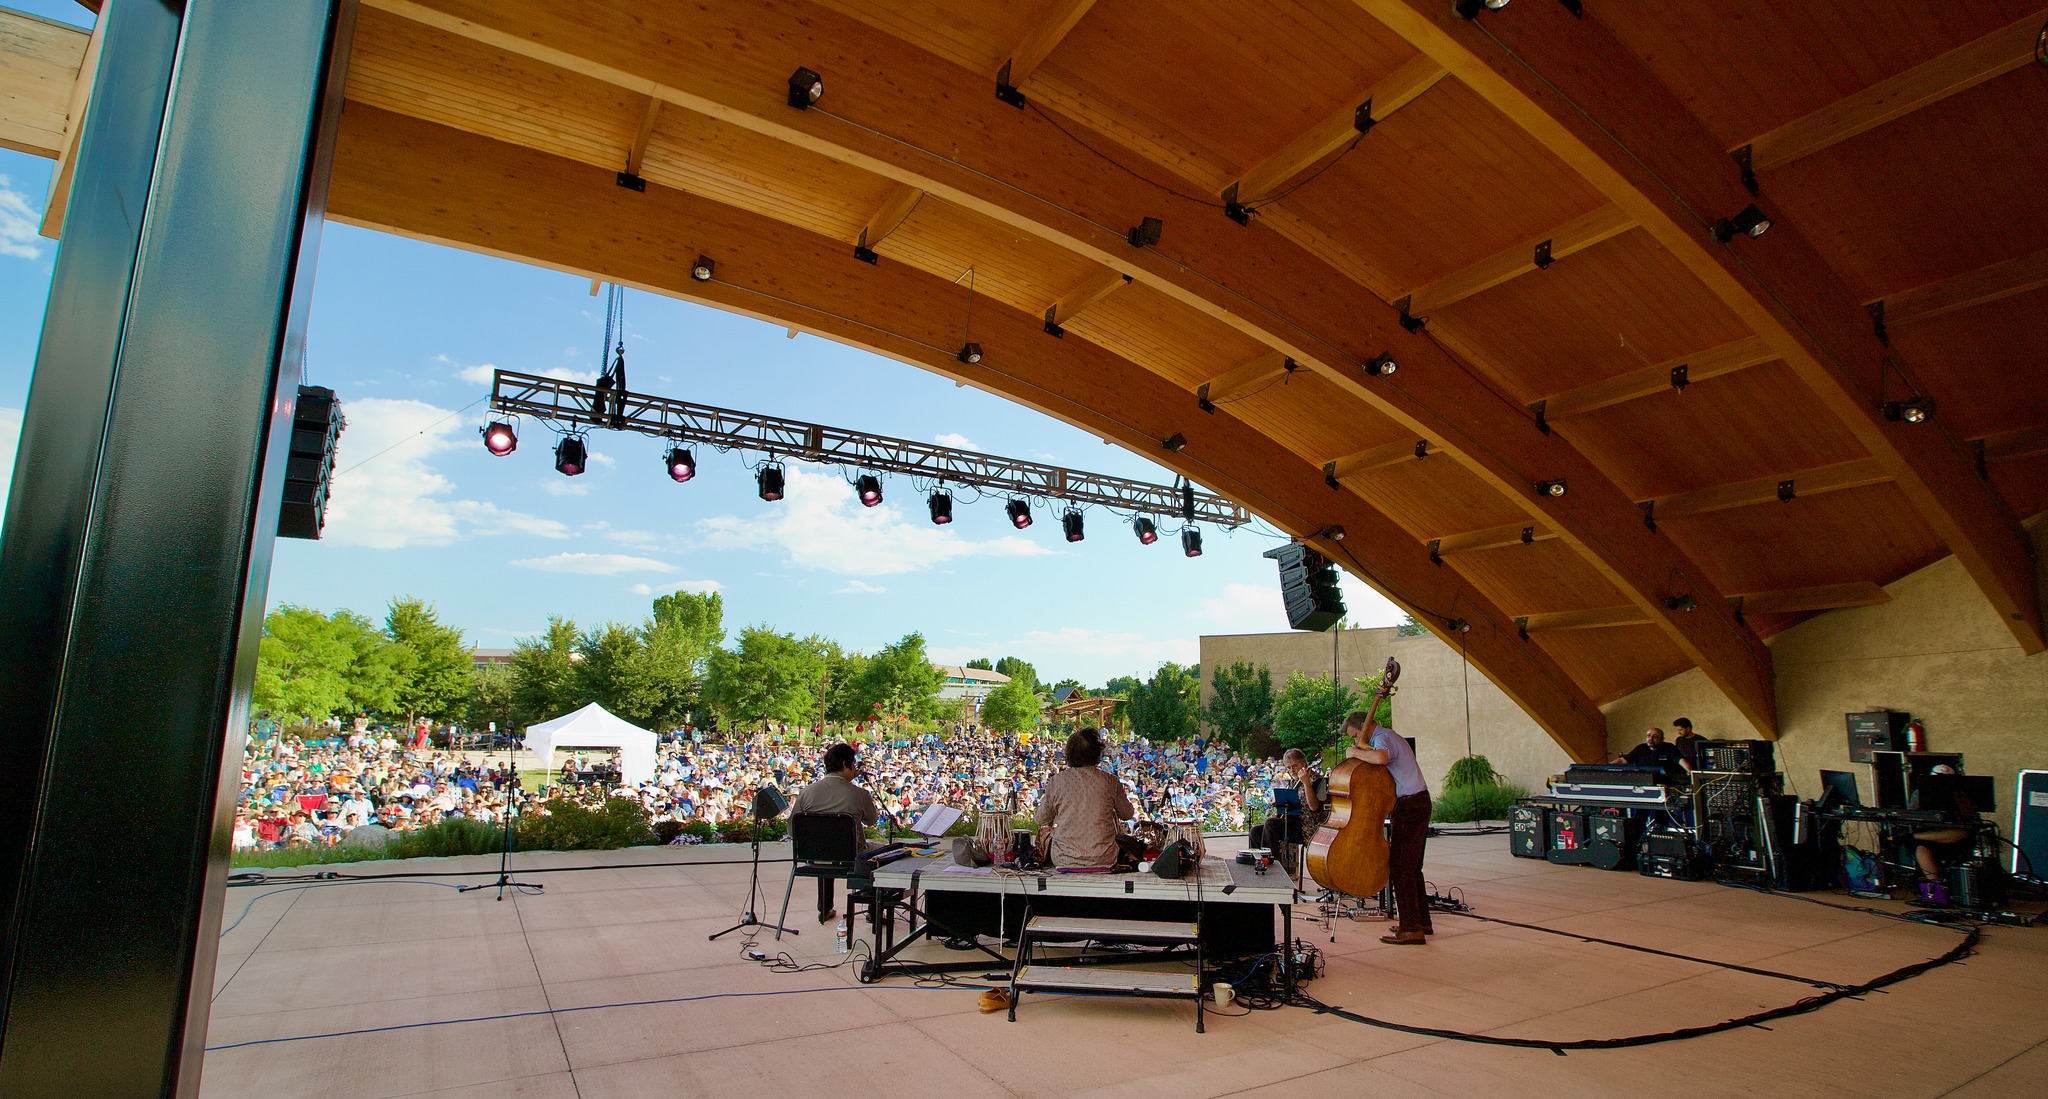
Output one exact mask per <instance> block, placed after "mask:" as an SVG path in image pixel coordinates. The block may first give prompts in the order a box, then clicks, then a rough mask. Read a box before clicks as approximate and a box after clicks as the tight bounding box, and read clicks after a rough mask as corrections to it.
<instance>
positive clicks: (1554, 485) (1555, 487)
mask: <svg viewBox="0 0 2048 1099" xmlns="http://www.w3.org/2000/svg"><path fill="white" fill-rule="evenodd" d="M1564 492H1565V488H1564V479H1563V478H1559V479H1557V480H1555V481H1538V482H1536V495H1538V496H1563V495H1564Z"/></svg>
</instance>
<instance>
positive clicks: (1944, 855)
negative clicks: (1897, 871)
mask: <svg viewBox="0 0 2048 1099" xmlns="http://www.w3.org/2000/svg"><path fill="white" fill-rule="evenodd" d="M1955 773H1956V769H1955V768H1953V767H1951V766H1949V765H1948V764H1946V763H1941V764H1936V765H1935V767H1934V770H1933V771H1931V772H1929V777H1933V776H1935V775H1953V774H1955ZM1907 808H1909V809H1921V810H1927V809H1940V810H1946V811H1947V812H1949V813H1950V814H1951V816H1952V817H1953V818H1954V819H1958V820H1963V821H1974V820H1975V818H1976V815H1977V807H1976V806H1975V805H1974V804H1972V803H1971V801H1970V797H1969V795H1968V794H1966V793H1964V792H1963V791H1961V790H1960V789H1958V790H1956V791H1955V792H1954V793H1953V794H1951V795H1950V796H1949V797H1947V798H1939V797H1927V796H1925V794H1924V793H1923V791H1921V790H1915V791H1913V795H1912V797H1911V798H1910V799H1909V802H1908V804H1907ZM1975 840H1976V830H1975V828H1973V827H1971V826H1970V825H1969V824H1956V825H1948V826H1943V827H1936V828H1916V829H1914V830H1913V862H1914V863H1915V864H1917V865H1918V866H1919V868H1920V880H1921V881H1927V882H1935V881H1940V880H1941V864H1942V862H1943V861H1944V860H1946V861H1949V862H1954V861H1956V860H1958V859H1961V858H1963V857H1965V856H1967V855H1968V854H1969V853H1970V850H1971V844H1972V843H1973V842H1974V841H1975Z"/></svg>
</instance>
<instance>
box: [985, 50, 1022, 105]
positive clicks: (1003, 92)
mask: <svg viewBox="0 0 2048 1099" xmlns="http://www.w3.org/2000/svg"><path fill="white" fill-rule="evenodd" d="M982 71H984V72H986V71H987V70H986V69H984V70H982ZM996 98H997V99H1000V100H1002V101H1003V102H1005V103H1008V104H1009V105H1010V106H1012V107H1015V108H1017V109H1018V110H1020V111H1021V110H1023V109H1024V105H1025V104H1026V103H1029V102H1031V101H1030V100H1028V99H1026V98H1024V93H1023V92H1020V91H1018V90H1017V86H1016V85H1015V84H1012V83H1010V63H1009V62H1008V61H1005V62H1003V69H1002V71H1001V72H999V73H997V74H996Z"/></svg>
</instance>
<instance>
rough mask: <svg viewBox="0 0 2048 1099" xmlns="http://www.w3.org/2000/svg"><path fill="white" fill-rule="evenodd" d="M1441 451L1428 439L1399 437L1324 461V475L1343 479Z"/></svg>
mask: <svg viewBox="0 0 2048 1099" xmlns="http://www.w3.org/2000/svg"><path fill="white" fill-rule="evenodd" d="M1440 453H1442V451H1440V450H1438V449H1437V448H1436V447H1433V446H1431V445H1429V440H1427V439H1415V440H1412V441H1411V440H1408V439H1398V440H1396V441H1394V442H1391V443H1387V444H1385V445H1384V446H1376V447H1369V448H1367V449H1365V450H1360V451H1355V452H1353V453H1350V454H1346V455H1344V456H1342V457H1339V458H1332V459H1330V460H1329V461H1327V462H1324V463H1323V477H1324V478H1325V479H1326V480H1330V481H1342V480H1343V479H1344V478H1346V477H1349V476H1352V475H1353V474H1357V473H1364V472H1366V471H1368V470H1374V469H1382V468H1385V467H1387V466H1393V465H1399V464H1401V463H1402V462H1413V461H1420V460H1421V459H1423V458H1427V457H1429V456H1430V455H1432V454H1440Z"/></svg>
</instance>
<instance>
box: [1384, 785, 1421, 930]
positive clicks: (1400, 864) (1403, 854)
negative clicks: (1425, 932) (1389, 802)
mask: <svg viewBox="0 0 2048 1099" xmlns="http://www.w3.org/2000/svg"><path fill="white" fill-rule="evenodd" d="M1429 811H1430V800H1429V791H1427V790H1424V791H1423V792H1421V793H1419V794H1409V795H1408V796H1407V797H1401V798H1395V799H1394V812H1393V815H1392V816H1391V817H1390V818H1389V821H1390V823H1391V829H1390V831H1391V832H1392V834H1391V835H1390V836H1388V838H1387V874H1388V876H1389V878H1390V879H1391V884H1392V885H1393V887H1394V910H1395V911H1396V912H1398V913H1399V914H1400V917H1401V924H1400V930H1402V931H1420V930H1422V929H1423V928H1424V927H1427V926H1428V925H1429V898H1428V896H1427V895H1426V894H1425V893H1424V891H1423V885H1422V848H1423V845H1424V844H1426V843H1428V842H1429Z"/></svg>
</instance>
